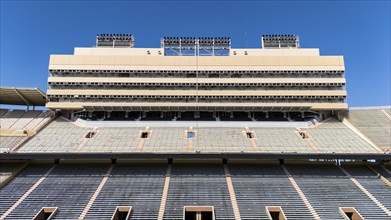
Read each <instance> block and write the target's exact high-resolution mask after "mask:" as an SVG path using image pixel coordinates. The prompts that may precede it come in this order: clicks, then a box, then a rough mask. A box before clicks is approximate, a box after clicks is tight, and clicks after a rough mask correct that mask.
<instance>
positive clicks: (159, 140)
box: [143, 128, 188, 152]
mask: <svg viewBox="0 0 391 220" xmlns="http://www.w3.org/2000/svg"><path fill="white" fill-rule="evenodd" d="M150 130H151V136H150V138H148V139H145V141H144V146H143V151H146V152H186V151H187V147H188V143H187V140H186V139H185V131H186V130H187V129H186V128H150Z"/></svg>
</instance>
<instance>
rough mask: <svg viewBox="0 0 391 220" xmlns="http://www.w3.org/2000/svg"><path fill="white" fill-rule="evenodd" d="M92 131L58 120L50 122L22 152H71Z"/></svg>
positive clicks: (25, 145) (22, 148)
mask: <svg viewBox="0 0 391 220" xmlns="http://www.w3.org/2000/svg"><path fill="white" fill-rule="evenodd" d="M89 130H91V129H88V128H80V127H77V126H75V125H73V124H72V123H70V122H68V121H66V120H64V119H62V118H57V119H55V120H53V121H52V122H50V123H49V124H48V125H47V127H45V128H44V129H43V130H41V131H40V132H39V133H38V134H36V135H35V136H34V137H33V138H31V139H30V140H29V141H27V142H26V144H24V145H23V146H22V147H21V148H20V149H19V151H20V152H70V151H74V150H75V149H76V148H77V147H78V146H79V145H80V144H81V143H82V141H83V139H84V135H85V133H86V132H87V131H89Z"/></svg>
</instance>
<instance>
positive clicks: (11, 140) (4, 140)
mask: <svg viewBox="0 0 391 220" xmlns="http://www.w3.org/2000/svg"><path fill="white" fill-rule="evenodd" d="M26 138H27V137H17V136H15V137H11V136H0V152H6V151H10V150H11V149H13V148H14V147H16V146H17V145H18V144H19V143H21V142H22V141H23V140H24V139H26Z"/></svg>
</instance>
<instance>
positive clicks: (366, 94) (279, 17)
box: [0, 0, 391, 106]
mask: <svg viewBox="0 0 391 220" xmlns="http://www.w3.org/2000/svg"><path fill="white" fill-rule="evenodd" d="M390 11H391V5H390V1H388V0H384V1H1V13H0V14H1V15H0V16H1V17H0V18H1V45H0V48H1V49H0V50H1V53H0V55H1V59H0V74H1V75H0V85H1V86H15V87H38V88H40V89H42V90H43V91H46V89H47V85H46V84H47V83H46V82H47V75H48V62H49V55H50V54H71V53H72V52H73V48H74V47H90V46H92V45H94V44H95V36H96V34H98V33H131V34H134V35H135V46H136V47H159V46H160V38H161V37H163V36H195V37H198V36H229V37H231V40H232V47H235V48H242V47H250V48H258V47H260V45H261V42H260V37H261V35H262V34H297V35H299V36H300V40H301V41H300V43H301V47H304V48H306V47H307V48H320V51H321V54H322V55H344V56H345V65H346V78H347V89H348V103H349V105H350V106H381V105H390V104H391V97H390V94H391V91H390V87H391V78H390V60H391V57H390V50H391V45H390V39H391V36H390ZM245 36H247V37H245Z"/></svg>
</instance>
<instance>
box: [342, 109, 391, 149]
mask: <svg viewBox="0 0 391 220" xmlns="http://www.w3.org/2000/svg"><path fill="white" fill-rule="evenodd" d="M387 110H388V111H390V109H386V110H385V111H386V112H387ZM348 119H349V121H350V122H351V123H352V124H353V125H354V126H355V127H356V128H358V129H359V130H360V131H361V132H362V133H363V134H364V135H365V136H366V137H368V138H369V139H370V140H371V141H373V142H374V143H375V144H376V145H377V146H379V147H381V148H385V149H388V150H391V121H390V119H388V118H387V117H386V116H385V115H384V113H383V112H382V111H381V109H365V110H349V117H348Z"/></svg>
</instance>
